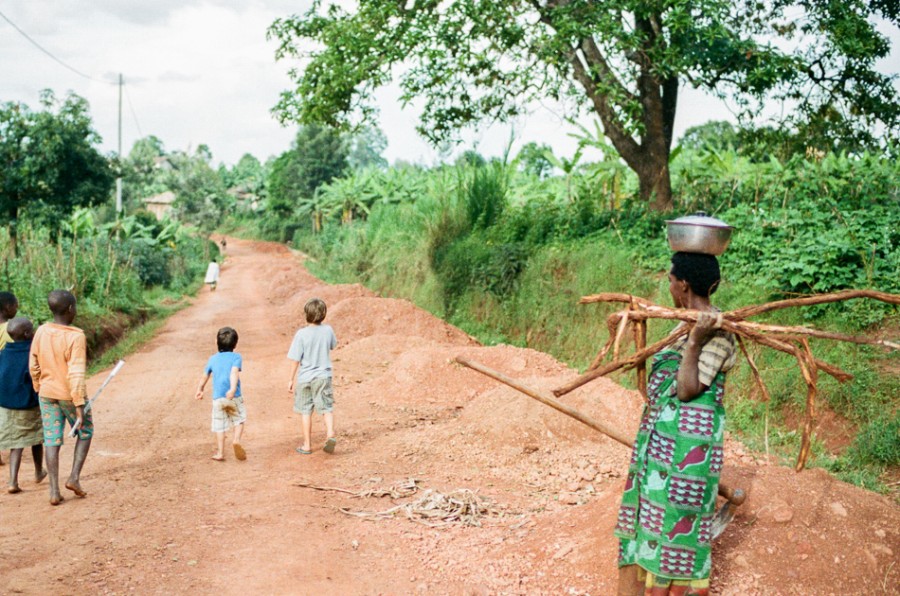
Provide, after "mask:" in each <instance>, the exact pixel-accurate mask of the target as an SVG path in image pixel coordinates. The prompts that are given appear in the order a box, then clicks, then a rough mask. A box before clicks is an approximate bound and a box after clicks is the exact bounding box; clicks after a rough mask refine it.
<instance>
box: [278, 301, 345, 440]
mask: <svg viewBox="0 0 900 596" xmlns="http://www.w3.org/2000/svg"><path fill="white" fill-rule="evenodd" d="M303 311H304V314H305V315H306V322H307V323H308V324H307V326H306V327H303V328H301V329H300V330H299V331H297V333H296V334H295V335H294V340H293V341H292V342H291V348H290V350H288V355H287V357H288V359H289V360H292V361H293V366H291V379H290V381H289V382H288V392H289V393H293V394H294V411H295V412H297V413H298V414H300V415H301V416H302V421H303V443H302V444H301V445H300V446H299V447H297V449H296V451H297V453H301V454H303V455H309V454H310V453H312V443H311V442H310V433H311V432H312V411H313V408H315V409H316V410H317V411H318V412H319V413H320V414H322V416H323V417H324V418H325V431H326V438H325V446H324V447H323V450H324V451H325V453H334V447H335V445H336V444H337V439H336V438H335V436H334V415H333V413H332V410H333V409H334V391H333V389H332V386H331V350H333V349H334V348H335V347H337V338H336V337H335V335H334V330H332V328H331V326H330V325H323V324H322V321H324V320H325V313H326V312H327V307H326V306H325V303H324V302H323V301H322V300H320V299H319V298H312V299H311V300H309V301H308V302H307V303H306V305H305V306H304V307H303ZM298 370H299V372H298Z"/></svg>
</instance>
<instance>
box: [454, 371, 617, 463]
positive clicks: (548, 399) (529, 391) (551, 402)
mask: <svg viewBox="0 0 900 596" xmlns="http://www.w3.org/2000/svg"><path fill="white" fill-rule="evenodd" d="M456 361H457V362H458V363H460V364H462V365H463V366H467V367H469V368H471V369H472V370H476V371H478V372H480V373H481V374H483V375H486V376H488V377H491V378H492V379H495V380H497V381H500V382H501V383H503V384H504V385H509V386H510V387H512V388H513V389H515V390H517V391H520V392H521V393H524V394H525V395H527V396H528V397H531V398H534V399H536V400H538V401H539V402H541V403H542V404H544V405H547V406H550V407H551V408H553V409H554V410H557V411H559V412H562V413H563V414H565V415H567V416H571V417H572V418H574V419H575V420H578V421H579V422H582V423H584V424H586V425H588V426H590V427H591V428H593V429H594V430H596V431H600V432H601V433H603V434H604V435H606V436H608V437H610V438H611V439H614V440H616V441H618V442H619V443H622V444H623V445H625V446H626V447H631V444H632V442H633V441H632V440H631V439H630V438H628V437H627V436H625V435H624V434H622V432H621V431H619V430H618V429H616V428H612V427H609V426H606V425H605V424H603V423H601V422H598V421H597V420H594V419H593V418H591V417H590V416H587V415H586V414H582V413H581V412H579V411H578V410H576V409H575V408H572V407H570V406H567V405H566V404H564V403H562V402H561V401H559V400H558V399H556V398H554V397H553V396H550V395H547V394H545V393H543V392H542V391H539V390H537V389H533V388H532V387H529V386H528V385H525V384H524V383H521V382H519V381H517V380H515V379H512V378H510V377H508V376H506V375H504V374H503V373H501V372H498V371H496V370H492V369H490V368H488V367H487V366H485V365H483V364H481V363H479V362H475V361H473V360H469V359H468V358H464V357H462V356H457V357H456Z"/></svg>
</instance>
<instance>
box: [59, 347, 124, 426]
mask: <svg viewBox="0 0 900 596" xmlns="http://www.w3.org/2000/svg"><path fill="white" fill-rule="evenodd" d="M123 366H125V361H124V360H119V361H118V362H116V365H115V366H114V367H113V369H112V371H110V373H109V376H108V377H106V380H105V381H103V384H102V385H100V388H99V389H97V391H95V392H94V396H93V397H92V398H91V399H89V400H88V402H87V403H86V404H84V415H87V413H88V412H90V410H91V404H93V403H94V400H95V399H97V397H98V396H99V395H100V392H101V391H103V389H104V387H106V386H107V385H108V384H109V382H110V381H112V378H113V377H114V376H116V373H118V372H119V371H120V370H122V367H123ZM79 428H81V421H80V420H79V421H76V422H75V424H73V425H72V430H71V431H70V432H69V437H70V438H71V437H74V436H75V433H77V432H78V429H79Z"/></svg>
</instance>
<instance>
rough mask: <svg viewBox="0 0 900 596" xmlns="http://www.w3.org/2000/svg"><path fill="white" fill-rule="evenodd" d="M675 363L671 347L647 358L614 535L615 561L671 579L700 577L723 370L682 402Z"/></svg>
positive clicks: (719, 455)
mask: <svg viewBox="0 0 900 596" xmlns="http://www.w3.org/2000/svg"><path fill="white" fill-rule="evenodd" d="M680 364H681V352H680V351H678V350H673V349H666V350H663V351H661V352H659V353H657V354H656V355H655V356H654V357H653V362H652V365H651V369H650V377H649V379H648V383H647V398H648V403H647V405H646V406H645V408H644V412H643V415H642V416H641V425H640V429H639V430H638V435H637V438H636V439H635V442H634V449H633V451H632V455H631V463H630V465H629V467H628V477H627V479H626V482H625V490H624V493H623V495H622V504H621V506H620V508H619V514H618V520H617V523H616V529H615V535H616V536H617V537H618V538H619V539H620V540H619V566H624V565H634V564H637V565H639V566H641V567H642V568H643V569H645V570H646V571H648V572H650V573H653V574H655V575H657V576H659V577H660V578H669V579H672V580H691V579H704V578H708V577H709V573H710V568H711V559H710V546H711V545H710V542H711V535H710V532H711V526H712V520H713V516H714V515H715V507H716V495H717V493H718V488H719V475H720V473H721V471H722V461H723V449H722V440H723V435H724V432H725V408H724V406H723V403H722V399H723V396H724V394H725V372H723V371H722V370H720V371H719V372H718V373H716V375H715V378H714V380H713V381H712V383H711V384H710V385H709V388H708V389H707V390H706V391H704V392H703V393H701V394H700V395H698V396H697V397H696V398H694V399H692V400H691V401H688V402H682V401H680V400H679V399H678V396H677V393H676V382H675V376H676V374H677V372H678V367H679V365H680Z"/></svg>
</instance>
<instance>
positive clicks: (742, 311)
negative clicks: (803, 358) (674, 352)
mask: <svg viewBox="0 0 900 596" xmlns="http://www.w3.org/2000/svg"><path fill="white" fill-rule="evenodd" d="M853 298H871V299H872V300H879V301H881V302H887V303H888V304H897V305H900V295H898V294H888V293H887V292H879V291H877V290H843V291H841V292H832V293H830V294H816V295H814V296H805V297H803V298H790V299H788V300H779V301H777V302H769V303H767V304H759V305H755V306H745V307H744V308H739V309H737V310H733V311H731V313H730V314H732V315H734V316H736V317H738V318H741V319H747V318H750V317H755V316H757V315H761V314H763V313H767V312H771V311H773V310H779V309H782V308H791V307H794V306H812V305H814V304H826V303H828V302H840V301H841V300H851V299H853Z"/></svg>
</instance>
